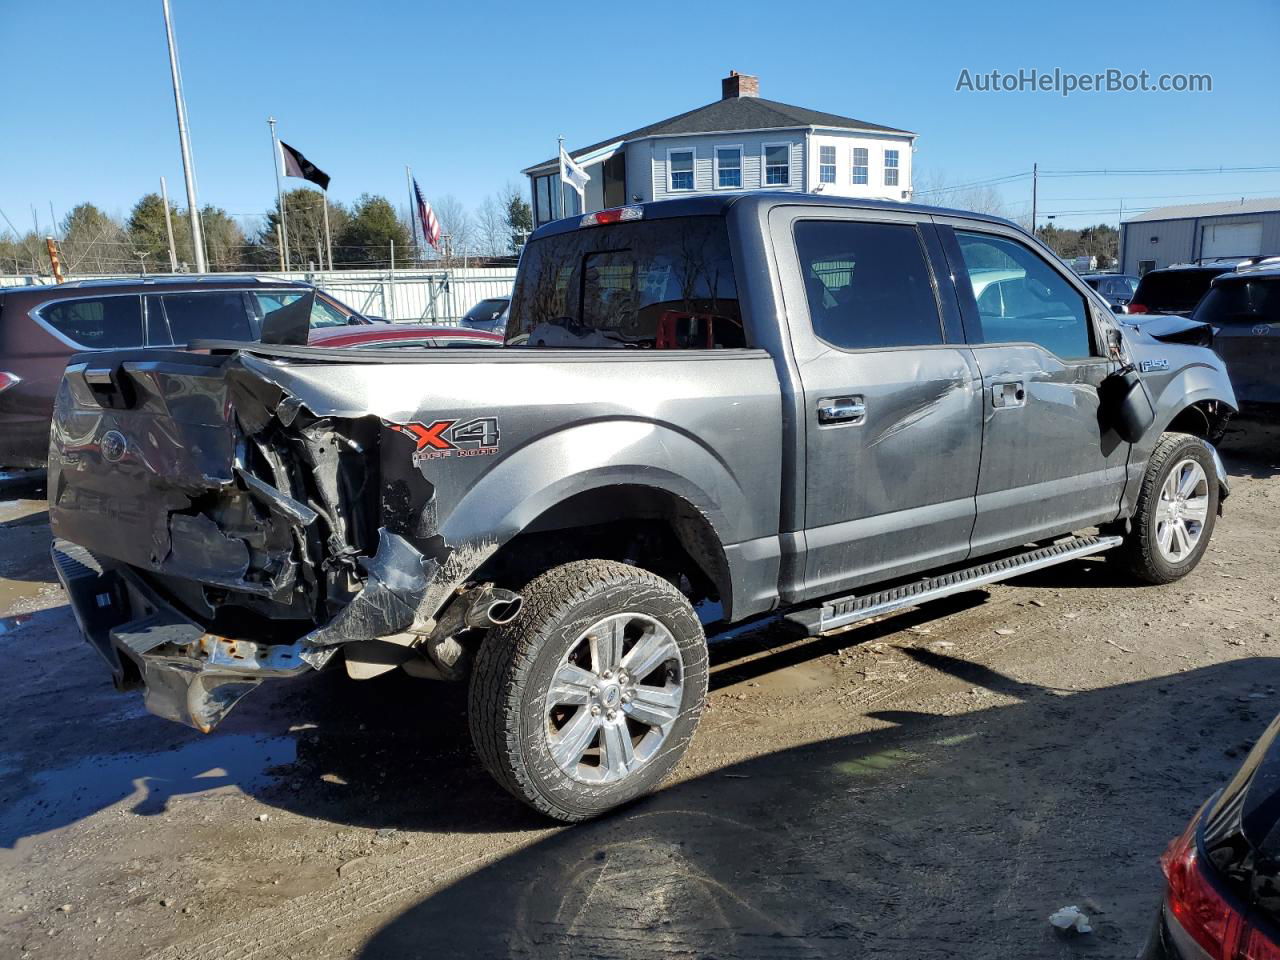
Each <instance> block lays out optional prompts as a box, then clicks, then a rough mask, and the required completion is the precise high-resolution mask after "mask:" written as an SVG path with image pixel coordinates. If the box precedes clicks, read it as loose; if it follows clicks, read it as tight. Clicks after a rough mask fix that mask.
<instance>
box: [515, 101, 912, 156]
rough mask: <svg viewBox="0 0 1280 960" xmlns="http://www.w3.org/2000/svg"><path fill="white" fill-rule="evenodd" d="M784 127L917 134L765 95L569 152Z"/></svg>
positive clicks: (708, 106) (718, 105)
mask: <svg viewBox="0 0 1280 960" xmlns="http://www.w3.org/2000/svg"><path fill="white" fill-rule="evenodd" d="M780 127H836V128H839V129H844V130H871V131H875V132H877V133H897V134H902V135H903V136H908V137H914V136H915V134H914V133H912V132H911V131H910V130H899V129H898V128H896V127H886V126H883V125H882V124H879V123H868V122H867V121H866V120H855V119H854V118H853V117H842V116H840V115H839V114H835V113H823V112H822V111H821V110H810V109H808V108H807V107H796V106H792V105H791V104H789V103H778V101H776V100H765V99H762V98H761V97H726V98H725V99H723V100H717V101H715V102H714V103H708V104H706V105H705V106H702V107H698V108H696V109H694V110H690V111H688V112H687V113H681V114H677V115H676V116H674V117H668V118H667V119H665V120H659V121H658V122H657V123H651V124H649V125H648V126H646V127H640V128H639V129H637V130H632V131H631V132H630V133H623V134H619V135H618V136H615V137H609V138H608V139H607V140H601V141H600V142H599V143H593V144H591V145H590V146H587V147H580V148H579V149H577V150H573V151H570V153H569V156H571V157H573V158H575V159H576V158H577V157H579V156H581V155H582V154H586V153H591V152H592V151H594V150H599V149H600V148H601V147H607V146H608V145H609V144H611V143H618V142H619V141H626V140H640V139H643V138H644V137H660V136H675V135H679V134H690V133H719V132H721V131H729V130H734V131H737V130H773V129H778V128H780ZM555 162H556V158H555V157H552V158H551V159H549V160H544V161H542V163H535V164H534V165H533V166H531V167H527V168H526V169H525V170H523V171H522V172H523V173H529V172H530V171H532V170H536V169H538V168H539V167H545V166H550V165H553V164H555Z"/></svg>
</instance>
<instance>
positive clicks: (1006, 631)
mask: <svg viewBox="0 0 1280 960" xmlns="http://www.w3.org/2000/svg"><path fill="white" fill-rule="evenodd" d="M996 633H997V634H999V635H1000V636H1002V637H1010V636H1013V633H1014V631H1012V630H1010V629H1008V628H1007V627H1006V628H1001V629H999V630H997V631H996Z"/></svg>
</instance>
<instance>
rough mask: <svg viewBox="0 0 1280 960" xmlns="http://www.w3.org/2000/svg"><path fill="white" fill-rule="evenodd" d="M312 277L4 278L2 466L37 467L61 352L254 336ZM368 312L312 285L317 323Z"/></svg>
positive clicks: (360, 319) (346, 321)
mask: <svg viewBox="0 0 1280 960" xmlns="http://www.w3.org/2000/svg"><path fill="white" fill-rule="evenodd" d="M312 289H313V288H312V287H311V286H310V285H309V284H305V283H298V282H296V281H291V280H273V279H269V278H262V277H252V276H234V275H228V274H206V275H193V276H180V277H155V278H152V279H146V280H143V279H127V280H82V281H73V282H71V283H62V284H56V285H42V286H30V287H5V288H0V468H14V467H19V468H21V467H37V468H39V467H43V466H44V465H45V461H46V459H47V458H48V455H49V419H50V417H51V416H52V415H53V398H54V394H55V393H56V392H57V389H58V382H59V381H60V380H61V379H62V370H63V368H64V367H65V366H66V365H67V359H68V358H69V357H71V356H72V355H73V354H76V353H81V352H83V351H85V350H113V349H119V348H122V347H144V346H152V347H154V346H174V345H175V344H176V345H179V346H181V345H184V344H186V343H188V342H189V341H191V340H200V339H210V340H256V339H258V336H259V333H260V331H261V329H262V319H263V317H264V316H265V315H267V314H269V313H271V312H272V311H274V310H278V309H280V308H281V307H283V306H285V305H287V304H289V303H292V302H293V301H295V300H296V299H298V298H299V297H301V296H303V295H305V294H306V293H308V292H310V291H311V290H312ZM369 323H371V321H370V320H369V319H368V318H366V317H364V316H362V315H360V314H359V313H357V312H356V311H354V310H352V309H351V308H350V307H348V306H346V305H345V304H343V303H341V302H339V301H338V300H335V299H334V298H333V297H331V296H329V295H328V294H326V293H322V292H320V291H316V298H315V303H314V304H313V306H312V310H311V325H312V327H313V328H317V329H320V328H332V327H347V326H351V325H364V324H369Z"/></svg>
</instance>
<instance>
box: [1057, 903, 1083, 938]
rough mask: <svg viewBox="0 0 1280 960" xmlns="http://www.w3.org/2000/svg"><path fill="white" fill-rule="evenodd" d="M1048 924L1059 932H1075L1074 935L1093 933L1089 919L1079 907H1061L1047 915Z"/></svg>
mask: <svg viewBox="0 0 1280 960" xmlns="http://www.w3.org/2000/svg"><path fill="white" fill-rule="evenodd" d="M1049 922H1050V923H1051V924H1053V925H1054V926H1055V927H1056V928H1057V929H1059V930H1075V932H1076V933H1093V927H1091V926H1089V918H1088V917H1087V916H1086V915H1085V914H1083V913H1081V912H1080V908H1079V907H1075V906H1071V907H1062V908H1061V909H1058V910H1055V911H1054V912H1053V913H1051V914H1050V915H1049Z"/></svg>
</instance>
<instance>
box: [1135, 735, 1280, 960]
mask: <svg viewBox="0 0 1280 960" xmlns="http://www.w3.org/2000/svg"><path fill="white" fill-rule="evenodd" d="M1278 735H1280V717H1277V718H1276V719H1275V720H1273V721H1272V723H1271V726H1269V727H1268V728H1267V730H1266V732H1265V733H1264V734H1263V735H1262V738H1261V739H1260V740H1259V741H1258V742H1257V744H1256V745H1255V746H1254V748H1253V749H1252V750H1251V751H1250V752H1249V755H1248V756H1247V757H1246V758H1245V761H1244V764H1243V765H1242V766H1241V767H1240V769H1239V770H1238V771H1237V772H1236V775H1235V776H1234V777H1232V778H1231V782H1230V783H1228V784H1227V785H1226V787H1224V788H1223V789H1222V790H1220V791H1218V792H1217V793H1216V794H1215V795H1214V796H1212V797H1210V798H1209V801H1208V802H1207V803H1206V804H1205V805H1204V806H1203V807H1201V808H1200V810H1199V812H1197V813H1196V815H1195V817H1193V818H1192V820H1191V824H1190V826H1188V827H1187V829H1186V831H1185V832H1184V833H1183V834H1182V836H1180V837H1179V838H1178V839H1177V840H1175V841H1174V842H1173V843H1172V844H1170V846H1169V849H1168V850H1167V851H1166V852H1165V854H1164V856H1163V857H1161V859H1160V865H1161V867H1162V868H1163V870H1164V875H1165V878H1166V880H1167V881H1168V884H1167V886H1166V888H1165V897H1164V902H1163V903H1162V904H1161V906H1160V914H1159V917H1158V919H1157V922H1156V928H1155V930H1154V931H1153V933H1152V935H1151V937H1150V938H1149V940H1148V942H1147V945H1146V948H1145V950H1144V951H1143V953H1142V957H1143V958H1144V960H1208V958H1212V960H1278V958H1280V739H1278Z"/></svg>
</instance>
